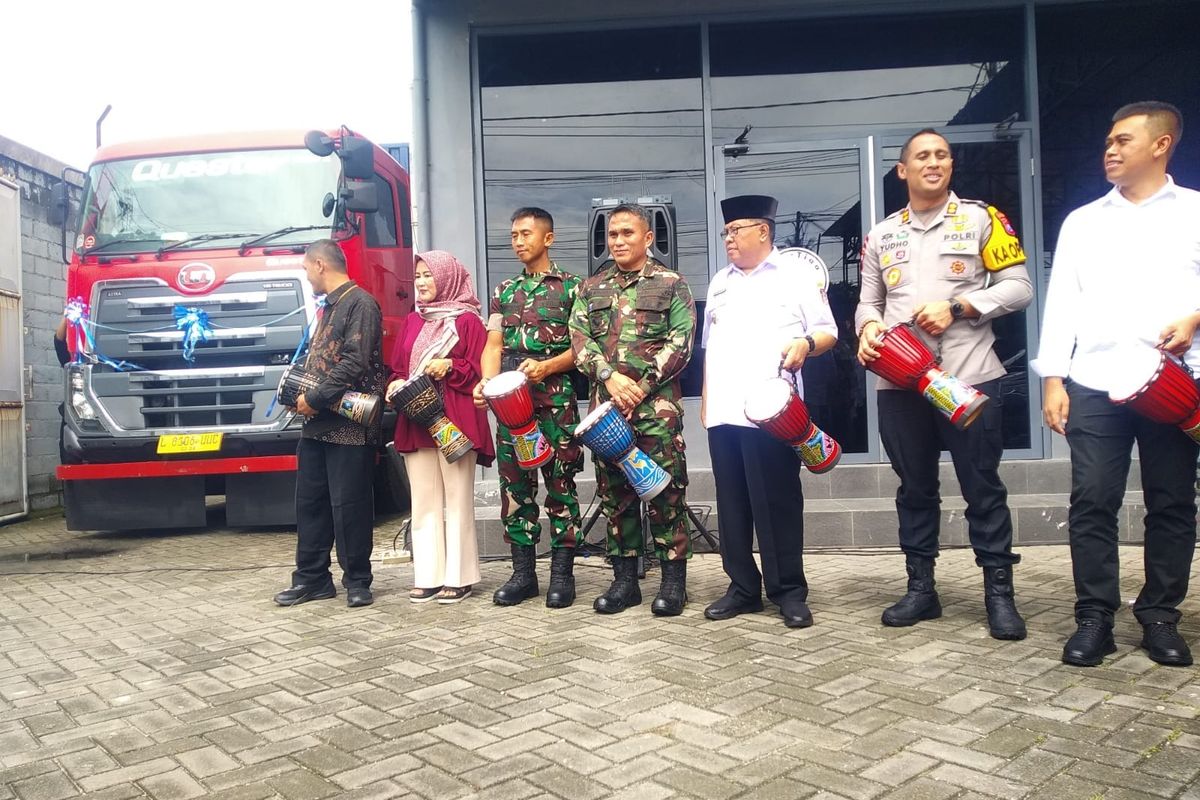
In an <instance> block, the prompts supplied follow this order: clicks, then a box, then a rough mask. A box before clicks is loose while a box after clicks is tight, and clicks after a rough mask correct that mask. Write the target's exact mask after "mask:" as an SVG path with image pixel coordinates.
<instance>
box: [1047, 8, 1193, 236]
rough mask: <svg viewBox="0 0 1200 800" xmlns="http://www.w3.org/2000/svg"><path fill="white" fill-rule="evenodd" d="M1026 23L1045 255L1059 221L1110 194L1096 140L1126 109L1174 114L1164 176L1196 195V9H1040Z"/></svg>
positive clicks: (1101, 140) (1100, 146)
mask: <svg viewBox="0 0 1200 800" xmlns="http://www.w3.org/2000/svg"><path fill="white" fill-rule="evenodd" d="M1035 19H1036V22H1037V54H1038V107H1039V110H1040V112H1041V117H1042V120H1041V121H1042V125H1041V149H1042V212H1043V220H1044V228H1043V230H1044V231H1045V242H1046V250H1047V251H1053V250H1054V247H1055V244H1056V243H1057V241H1058V231H1059V228H1061V227H1062V223H1063V220H1064V219H1066V216H1067V214H1069V213H1070V212H1071V211H1073V210H1074V209H1076V208H1078V207H1079V206H1081V205H1084V204H1085V203H1088V202H1091V201H1092V200H1095V199H1096V198H1098V197H1101V196H1102V195H1104V194H1106V193H1107V192H1108V191H1109V189H1111V188H1112V186H1111V185H1110V184H1109V183H1108V181H1106V180H1105V179H1104V170H1103V168H1102V166H1101V161H1102V155H1103V152H1104V137H1105V136H1106V135H1107V134H1108V131H1109V128H1110V127H1111V126H1112V122H1111V120H1112V115H1113V113H1114V112H1115V111H1116V110H1117V109H1118V108H1120V107H1121V106H1123V105H1125V104H1126V103H1134V102H1137V101H1139V100H1163V101H1166V102H1168V103H1172V104H1174V105H1175V106H1176V107H1178V108H1179V109H1180V111H1182V112H1183V138H1182V139H1181V140H1180V142H1179V146H1178V147H1177V148H1176V150H1175V154H1174V155H1173V156H1172V158H1171V165H1170V169H1169V171H1170V173H1171V176H1172V177H1173V178H1174V179H1175V181H1176V182H1177V183H1179V184H1180V185H1182V186H1187V187H1189V188H1192V189H1196V188H1200V136H1198V135H1197V132H1198V131H1200V113H1197V109H1200V82H1197V80H1196V75H1197V72H1198V71H1200V36H1197V30H1198V29H1200V28H1198V25H1197V20H1198V19H1200V3H1196V2H1173V3H1163V2H1157V3H1142V2H1137V3H1130V2H1125V3H1120V2H1106V3H1103V4H1101V3H1081V4H1077V5H1062V6H1059V5H1055V6H1052V7H1042V6H1039V7H1038V9H1037V16H1036V18H1035Z"/></svg>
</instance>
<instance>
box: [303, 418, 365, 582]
mask: <svg viewBox="0 0 1200 800" xmlns="http://www.w3.org/2000/svg"><path fill="white" fill-rule="evenodd" d="M296 457H297V460H298V464H297V468H296V533H297V534H298V535H297V540H296V571H295V572H293V573H292V583H293V585H297V584H303V585H307V586H315V585H322V584H329V583H332V582H333V577H332V575H330V572H329V548H330V547H334V548H335V549H336V551H337V560H338V565H339V566H340V567H341V568H342V586H344V587H346V588H347V589H352V588H355V587H369V586H370V585H371V547H372V545H373V543H374V522H375V506H374V495H373V490H372V484H371V469H372V467H373V466H374V450H373V448H371V447H368V446H363V445H350V444H329V443H328V442H319V441H317V440H316V439H301V440H300V444H299V445H298V446H297V447H296Z"/></svg>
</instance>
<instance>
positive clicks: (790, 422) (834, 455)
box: [745, 375, 842, 475]
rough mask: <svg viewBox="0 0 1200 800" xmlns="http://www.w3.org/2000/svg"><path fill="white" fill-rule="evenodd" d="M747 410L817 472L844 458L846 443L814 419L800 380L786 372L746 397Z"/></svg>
mask: <svg viewBox="0 0 1200 800" xmlns="http://www.w3.org/2000/svg"><path fill="white" fill-rule="evenodd" d="M745 413H746V419H748V420H750V421H751V422H753V423H754V424H755V425H757V426H758V427H760V428H762V429H763V430H764V431H766V432H767V433H769V434H771V435H772V436H774V437H775V438H776V439H781V440H783V441H784V442H787V443H788V444H789V445H791V446H792V449H793V450H795V451H796V455H798V456H800V461H801V463H803V464H804V466H806V467H808V471H809V472H812V473H813V474H816V475H820V474H821V473H822V472H828V471H829V470H831V469H833V468H834V467H836V466H837V463H838V461H840V460H841V458H842V446H841V445H840V444H838V443H837V441H836V440H835V439H834V438H833V437H832V436H830V435H829V434H827V433H825V431H823V430H821V429H820V428H818V427H817V426H816V425H815V424H814V423H813V421H812V418H811V417H810V416H809V414H808V407H807V406H805V405H804V401H803V400H801V399H800V394H799V393H798V392H797V391H796V384H795V383H793V382H792V381H790V380H788V379H786V378H784V377H782V375H781V376H779V377H775V378H767V380H765V381H763V383H762V384H760V385H759V388H758V391H757V392H755V393H754V394H752V395H751V396H750V398H749V399H748V400H746V411H745Z"/></svg>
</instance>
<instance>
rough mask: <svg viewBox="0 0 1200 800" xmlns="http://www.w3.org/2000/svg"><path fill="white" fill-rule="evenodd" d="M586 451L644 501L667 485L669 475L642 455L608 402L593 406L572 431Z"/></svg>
mask: <svg viewBox="0 0 1200 800" xmlns="http://www.w3.org/2000/svg"><path fill="white" fill-rule="evenodd" d="M575 436H576V437H577V438H578V439H579V440H580V441H581V442H583V443H584V444H586V445H587V446H588V448H589V449H590V450H591V451H592V452H593V453H595V454H596V455H598V456H600V458H602V459H604V460H605V461H607V462H608V463H610V464H612V465H613V466H615V467H618V468H619V469H620V470H621V472H623V473H625V479H626V480H628V481H629V485H630V486H632V487H633V490H634V491H635V492H637V495H638V497H640V498H641V499H642V500H643V501H644V502H649V501H650V500H653V499H654V498H655V497H657V496H658V494H659V493H660V492H661V491H662V490H663V489H665V488H667V485H668V484H670V483H671V475H670V474H669V473H668V472H667V471H666V470H665V469H663V468H662V467H660V466H659V465H658V464H656V463H655V462H654V461H653V460H651V458H650V456H648V455H646V453H645V452H643V450H642V449H641V448H640V447H638V446H637V443H636V442H635V441H634V438H633V428H632V427H631V426H630V425H629V421H628V420H626V419H625V417H623V416H621V412H620V411H617V407H616V406H614V405H613V404H612V403H611V402H604V403H601V404H600V405H598V406H596V408H595V409H593V411H592V413H590V414H588V415H587V416H586V417H584V418H583V420H582V421H581V422H580V423H579V425H578V426H576V428H575Z"/></svg>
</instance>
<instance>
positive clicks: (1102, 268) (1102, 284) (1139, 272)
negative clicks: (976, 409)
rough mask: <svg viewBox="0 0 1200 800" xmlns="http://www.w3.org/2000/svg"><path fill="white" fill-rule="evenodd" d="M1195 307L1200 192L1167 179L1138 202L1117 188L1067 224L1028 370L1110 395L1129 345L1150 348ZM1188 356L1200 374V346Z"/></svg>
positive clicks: (1199, 303)
mask: <svg viewBox="0 0 1200 800" xmlns="http://www.w3.org/2000/svg"><path fill="white" fill-rule="evenodd" d="M1198 308H1200V192H1196V191H1193V190H1191V189H1186V188H1184V187H1182V186H1177V185H1176V184H1175V181H1173V180H1172V179H1171V178H1170V177H1169V176H1168V178H1167V183H1166V185H1165V186H1163V187H1162V188H1161V189H1159V190H1158V192H1156V193H1155V194H1154V195H1153V196H1151V197H1150V198H1149V199H1147V200H1145V201H1143V202H1141V203H1132V202H1130V201H1129V200H1127V199H1126V198H1125V196H1124V195H1122V194H1121V191H1120V190H1119V189H1117V188H1116V187H1113V189H1112V191H1110V192H1109V193H1108V194H1107V195H1105V196H1104V197H1101V198H1100V199H1098V200H1095V201H1093V202H1091V203H1088V204H1087V205H1085V206H1082V207H1081V208H1078V209H1076V210H1075V211H1072V212H1071V214H1070V215H1069V216H1068V217H1067V219H1066V220H1065V221H1064V222H1063V226H1062V230H1061V232H1060V233H1059V236H1058V246H1057V249H1056V251H1055V253H1054V268H1053V269H1052V270H1051V272H1050V290H1049V293H1048V294H1047V297H1046V311H1045V315H1044V317H1043V323H1042V334H1041V345H1040V347H1039V348H1038V357H1037V359H1036V360H1035V361H1033V363H1032V364H1031V365H1030V366H1032V367H1033V368H1034V369H1035V370H1036V371H1037V372H1038V374H1040V375H1042V376H1051V377H1061V378H1066V377H1070V378H1071V379H1073V380H1075V381H1076V382H1078V383H1080V384H1083V385H1084V386H1087V387H1089V388H1092V389H1096V390H1099V391H1108V390H1109V389H1110V388H1111V387H1110V386H1109V380H1110V378H1112V377H1114V376H1118V375H1120V374H1121V372H1122V368H1123V367H1124V366H1125V364H1126V363H1127V362H1126V361H1125V360H1124V359H1123V358H1122V356H1123V355H1124V354H1125V353H1127V352H1128V350H1129V349H1130V348H1137V347H1139V346H1143V347H1154V346H1155V345H1157V344H1158V342H1159V338H1158V335H1159V333H1160V332H1161V331H1162V329H1163V328H1164V327H1166V326H1167V325H1168V324H1170V323H1172V322H1175V321H1176V320H1179V319H1181V318H1183V317H1186V316H1188V315H1189V314H1192V313H1194V312H1195V311H1196V310H1197V309H1198ZM1185 360H1186V362H1187V364H1188V366H1190V367H1191V368H1192V371H1193V372H1195V373H1197V374H1200V348H1198V347H1197V345H1196V343H1195V341H1193V343H1192V347H1191V349H1190V350H1188V352H1187V354H1186V357H1185ZM1125 377H1126V380H1125V381H1123V383H1128V376H1125ZM1147 377H1149V376H1147Z"/></svg>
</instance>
